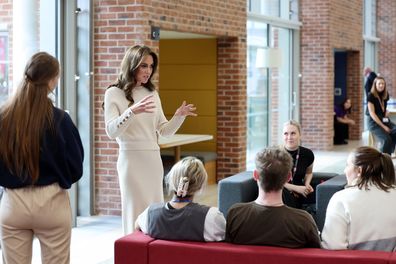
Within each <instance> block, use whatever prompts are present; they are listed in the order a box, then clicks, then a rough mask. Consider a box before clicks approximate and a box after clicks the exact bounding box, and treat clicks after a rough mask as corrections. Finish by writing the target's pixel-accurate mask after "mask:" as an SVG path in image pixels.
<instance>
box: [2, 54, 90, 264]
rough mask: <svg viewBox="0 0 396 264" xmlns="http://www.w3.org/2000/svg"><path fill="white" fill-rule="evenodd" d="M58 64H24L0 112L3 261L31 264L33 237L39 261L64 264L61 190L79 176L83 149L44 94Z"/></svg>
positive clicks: (65, 223) (67, 215)
mask: <svg viewBox="0 0 396 264" xmlns="http://www.w3.org/2000/svg"><path fill="white" fill-rule="evenodd" d="M58 80H59V62H58V61H57V59H56V58H54V57H53V56H51V55H49V54H48V53H45V52H39V53H36V54H35V55H33V56H32V57H31V59H30V60H29V61H28V63H27V65H26V67H25V70H24V78H23V80H22V81H21V82H20V84H19V86H18V88H17V90H16V92H15V94H14V95H13V96H11V97H10V98H9V99H8V101H6V102H5V104H4V105H3V106H2V107H1V108H0V131H1V133H0V185H1V186H3V187H4V188H5V189H4V194H3V197H2V200H1V206H0V225H1V247H2V253H3V260H4V261H5V263H6V264H9V263H18V264H21V263H31V258H32V242H33V237H34V236H35V237H37V238H38V240H39V241H40V246H41V259H42V263H69V262H70V239H71V224H72V214H71V207H70V200H69V194H68V192H67V190H66V189H69V188H70V187H71V185H72V184H73V183H74V182H76V181H78V180H79V179H80V178H81V176H82V169H83V166H82V165H83V164H82V163H83V156H84V152H83V147H82V143H81V139H80V135H79V133H78V130H77V128H76V127H75V126H74V124H73V122H72V120H71V118H70V116H69V115H68V114H67V113H66V112H64V111H63V110H61V109H58V108H56V107H54V105H53V102H52V101H51V99H50V98H49V97H48V95H49V94H50V93H51V92H52V91H53V90H54V89H55V87H56V86H57V84H58Z"/></svg>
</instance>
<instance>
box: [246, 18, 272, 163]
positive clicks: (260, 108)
mask: <svg viewBox="0 0 396 264" xmlns="http://www.w3.org/2000/svg"><path fill="white" fill-rule="evenodd" d="M247 31H248V34H247V48H248V52H247V56H248V57H247V99H248V101H247V105H248V110H247V124H248V128H247V144H248V145H247V163H248V167H249V165H250V169H251V168H252V167H251V166H252V164H254V157H255V155H256V153H257V152H258V151H259V150H260V149H262V148H263V147H264V146H266V145H267V142H268V133H267V127H268V103H267V101H268V86H267V85H268V70H267V68H266V67H265V65H264V61H263V59H264V58H263V55H262V53H263V51H264V48H266V47H267V43H268V38H267V34H268V33H267V32H268V25H267V24H265V23H260V22H253V21H248V22H247Z"/></svg>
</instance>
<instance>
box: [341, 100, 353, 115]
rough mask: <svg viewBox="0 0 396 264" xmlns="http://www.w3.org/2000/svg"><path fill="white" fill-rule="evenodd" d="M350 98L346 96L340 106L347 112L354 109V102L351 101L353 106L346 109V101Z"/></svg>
mask: <svg viewBox="0 0 396 264" xmlns="http://www.w3.org/2000/svg"><path fill="white" fill-rule="evenodd" d="M348 100H349V101H351V98H348V97H345V98H344V99H343V100H342V101H341V103H340V107H341V109H343V110H344V111H345V112H346V113H347V114H350V113H351V111H352V102H351V107H349V108H348V109H345V103H346V102H347V101H348Z"/></svg>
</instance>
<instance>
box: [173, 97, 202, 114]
mask: <svg viewBox="0 0 396 264" xmlns="http://www.w3.org/2000/svg"><path fill="white" fill-rule="evenodd" d="M196 109H197V108H196V107H195V106H194V105H193V104H186V101H183V103H182V105H181V106H180V107H179V108H177V110H176V112H175V115H178V116H197V114H196V113H194V111H195V110H196Z"/></svg>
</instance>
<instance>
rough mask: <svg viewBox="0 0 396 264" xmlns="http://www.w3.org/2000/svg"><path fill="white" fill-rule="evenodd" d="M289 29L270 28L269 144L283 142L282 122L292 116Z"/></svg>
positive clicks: (290, 38) (290, 41) (290, 40)
mask: <svg viewBox="0 0 396 264" xmlns="http://www.w3.org/2000/svg"><path fill="white" fill-rule="evenodd" d="M291 35H292V34H291V30H290V29H285V28H279V27H271V29H270V36H271V37H270V47H271V50H272V51H273V54H272V57H271V60H272V64H273V65H272V66H273V67H271V68H269V76H270V77H269V93H270V102H269V109H270V112H269V114H270V116H269V120H270V124H271V125H270V126H269V130H270V132H269V135H270V138H269V143H270V144H269V145H278V144H282V142H283V133H282V131H283V124H284V123H285V122H287V121H288V120H290V119H292V118H293V107H294V104H293V94H294V91H293V85H292V52H291V50H292V37H291Z"/></svg>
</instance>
